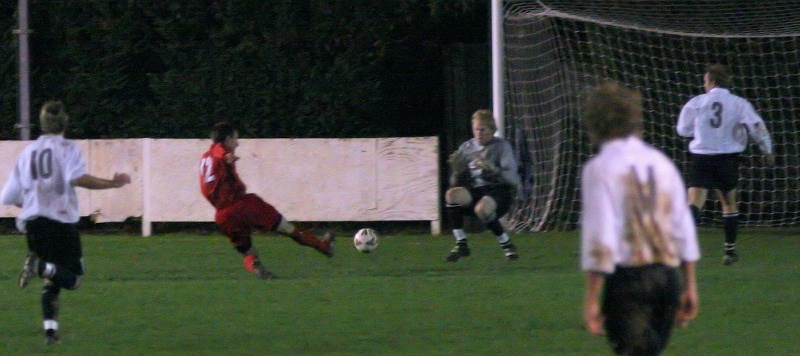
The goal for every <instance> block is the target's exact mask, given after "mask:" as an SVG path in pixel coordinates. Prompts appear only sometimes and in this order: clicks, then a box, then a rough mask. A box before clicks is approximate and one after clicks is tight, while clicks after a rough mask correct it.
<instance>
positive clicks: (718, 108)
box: [710, 101, 722, 129]
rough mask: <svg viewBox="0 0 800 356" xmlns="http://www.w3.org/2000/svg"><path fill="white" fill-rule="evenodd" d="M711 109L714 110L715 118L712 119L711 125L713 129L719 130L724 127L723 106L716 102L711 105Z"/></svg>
mask: <svg viewBox="0 0 800 356" xmlns="http://www.w3.org/2000/svg"><path fill="white" fill-rule="evenodd" d="M711 108H712V109H714V117H712V118H711V120H710V123H711V127H713V128H715V129H718V128H719V127H720V126H722V104H720V103H719V102H717V101H715V102H714V103H713V104H711Z"/></svg>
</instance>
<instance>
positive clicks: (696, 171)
mask: <svg viewBox="0 0 800 356" xmlns="http://www.w3.org/2000/svg"><path fill="white" fill-rule="evenodd" d="M738 184H739V154H738V153H726V154H718V155H701V154H692V155H691V158H690V159H689V167H688V169H687V174H686V186H687V187H689V188H706V189H719V190H721V191H723V192H729V191H731V190H732V189H736V187H737V186H738Z"/></svg>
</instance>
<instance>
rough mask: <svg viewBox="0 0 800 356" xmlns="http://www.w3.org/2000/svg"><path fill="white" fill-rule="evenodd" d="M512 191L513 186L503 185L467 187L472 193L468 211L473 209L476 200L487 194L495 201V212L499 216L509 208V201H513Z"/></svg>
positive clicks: (476, 202) (504, 213)
mask: <svg viewBox="0 0 800 356" xmlns="http://www.w3.org/2000/svg"><path fill="white" fill-rule="evenodd" d="M514 193H515V191H514V188H510V187H508V186H505V185H484V186H480V187H475V188H469V194H470V195H472V204H470V205H469V211H475V205H477V204H478V201H479V200H481V198H483V197H485V196H487V195H488V196H490V197H492V198H493V199H494V201H495V202H496V203H497V209H496V210H495V214H497V217H498V218H500V217H502V216H503V215H506V213H507V212H508V210H509V209H511V203H513V202H514Z"/></svg>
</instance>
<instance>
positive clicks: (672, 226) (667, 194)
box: [580, 136, 700, 273]
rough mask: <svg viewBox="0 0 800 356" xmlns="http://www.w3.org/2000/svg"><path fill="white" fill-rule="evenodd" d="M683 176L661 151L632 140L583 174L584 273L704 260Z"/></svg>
mask: <svg viewBox="0 0 800 356" xmlns="http://www.w3.org/2000/svg"><path fill="white" fill-rule="evenodd" d="M686 201H687V200H686V188H685V186H684V183H683V180H682V179H681V175H680V172H679V171H678V169H677V168H676V167H675V165H674V164H673V163H672V161H671V160H670V159H669V158H668V157H667V156H666V155H664V154H663V153H662V152H661V151H659V150H658V149H656V148H654V147H652V146H650V145H648V144H646V143H645V142H644V141H642V140H641V139H640V138H638V137H635V136H631V137H627V138H620V139H614V140H611V141H608V142H606V143H604V144H603V145H602V147H601V148H600V151H599V153H598V154H597V155H596V156H594V157H592V158H591V159H590V160H589V161H587V162H586V163H585V164H584V166H583V168H582V171H581V221H580V224H581V269H582V270H584V271H593V272H599V273H613V272H614V271H615V269H616V267H617V266H625V267H638V266H645V265H650V264H656V263H660V264H664V265H667V266H671V267H677V266H678V265H679V264H680V262H681V261H696V260H698V259H699V258H700V250H699V246H698V242H697V231H696V228H695V225H694V220H693V218H692V215H691V212H690V211H689V207H688V205H687V203H686Z"/></svg>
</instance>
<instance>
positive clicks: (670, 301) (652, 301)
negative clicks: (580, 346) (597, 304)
mask: <svg viewBox="0 0 800 356" xmlns="http://www.w3.org/2000/svg"><path fill="white" fill-rule="evenodd" d="M681 290H682V281H681V276H680V273H679V272H678V269H677V268H673V267H668V266H666V265H662V264H651V265H645V266H640V267H620V266H617V268H616V270H615V271H614V273H612V274H611V275H609V276H607V277H606V284H605V288H604V290H603V304H602V311H603V315H605V317H606V320H605V329H606V332H607V337H608V341H609V342H610V343H611V347H612V348H613V349H614V352H615V353H617V354H618V355H657V354H659V353H660V352H661V351H662V350H663V349H664V348H665V347H666V346H667V342H668V341H669V337H670V334H671V333H672V328H673V326H674V323H675V315H676V313H677V310H678V307H679V304H680V294H681Z"/></svg>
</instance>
